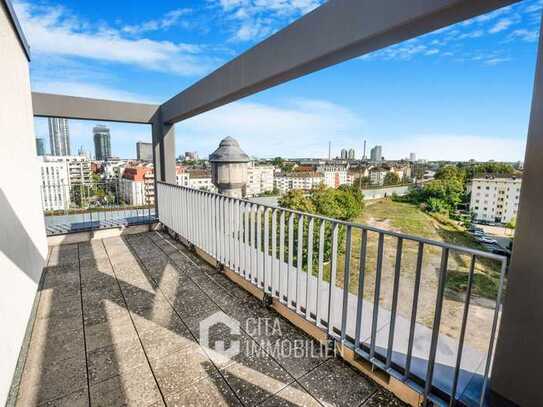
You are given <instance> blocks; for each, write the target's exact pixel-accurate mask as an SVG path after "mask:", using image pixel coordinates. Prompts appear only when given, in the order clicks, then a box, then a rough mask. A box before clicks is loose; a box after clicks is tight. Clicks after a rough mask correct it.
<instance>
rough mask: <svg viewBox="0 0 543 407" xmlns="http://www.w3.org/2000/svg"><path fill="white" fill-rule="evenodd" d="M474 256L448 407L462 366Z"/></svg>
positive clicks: (452, 403)
mask: <svg viewBox="0 0 543 407" xmlns="http://www.w3.org/2000/svg"><path fill="white" fill-rule="evenodd" d="M476 261H477V260H476V257H475V255H473V256H471V264H470V267H469V274H468V285H467V288H466V300H465V301H464V312H463V315H462V325H461V327H460V337H459V339H458V351H457V353H456V365H455V366H454V374H453V384H452V387H451V400H450V402H449V405H450V406H454V405H455V404H456V389H457V387H458V376H459V375H460V365H461V364H462V351H463V350H464V338H465V336H466V327H467V324H468V315H469V305H470V301H471V288H472V286H473V273H474V272H475V262H476Z"/></svg>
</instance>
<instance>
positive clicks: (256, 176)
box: [245, 163, 275, 196]
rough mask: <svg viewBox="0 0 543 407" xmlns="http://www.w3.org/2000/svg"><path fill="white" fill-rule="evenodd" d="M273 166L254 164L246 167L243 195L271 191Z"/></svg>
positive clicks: (255, 194) (254, 194)
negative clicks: (245, 185) (245, 184)
mask: <svg viewBox="0 0 543 407" xmlns="http://www.w3.org/2000/svg"><path fill="white" fill-rule="evenodd" d="M274 170H275V168H274V167H273V166H255V165H254V164H252V163H251V164H250V165H249V167H248V168H247V187H246V192H245V196H257V195H260V194H262V193H264V192H271V191H273V173H274Z"/></svg>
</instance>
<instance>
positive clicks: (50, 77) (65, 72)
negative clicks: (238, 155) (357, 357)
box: [16, 0, 541, 161]
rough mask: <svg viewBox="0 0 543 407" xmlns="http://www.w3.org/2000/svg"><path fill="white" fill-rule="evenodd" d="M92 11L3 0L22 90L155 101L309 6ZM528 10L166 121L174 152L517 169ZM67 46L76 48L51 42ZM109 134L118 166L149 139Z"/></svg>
mask: <svg viewBox="0 0 543 407" xmlns="http://www.w3.org/2000/svg"><path fill="white" fill-rule="evenodd" d="M99 3H100V2H98V5H97V7H89V6H88V5H80V4H79V3H77V4H76V3H75V2H73V1H63V2H58V1H57V2H55V1H53V2H51V3H50V6H49V7H43V6H40V5H37V4H33V3H28V2H17V3H16V8H17V10H18V13H19V15H20V17H21V24H22V26H23V29H24V30H25V32H26V33H27V35H28V36H29V38H30V42H31V43H32V44H33V64H32V66H31V69H32V81H33V82H32V86H33V88H34V89H35V90H39V91H47V92H53V93H69V94H73V95H81V96H88V97H98V98H106V99H122V100H132V101H134V100H135V101H140V102H162V101H164V100H166V99H167V98H169V97H170V96H172V95H173V93H174V91H173V90H172V87H171V86H170V84H171V83H172V81H175V83H176V84H177V85H176V89H177V88H184V87H188V86H190V85H191V84H192V83H194V82H195V81H196V80H198V79H199V78H201V77H202V76H203V75H205V74H207V73H209V72H210V71H212V70H213V69H214V68H216V67H218V66H220V65H221V64H222V63H223V62H225V61H226V60H229V59H231V58H232V57H234V56H235V55H238V54H239V53H240V52H243V51H244V50H246V49H247V48H249V47H250V46H252V45H254V44H255V43H257V42H258V41H259V40H261V39H262V38H263V37H265V36H267V35H269V34H271V33H273V32H274V31H276V30H277V29H279V28H281V27H283V26H285V25H287V24H288V23H289V22H291V21H292V20H293V19H295V18H297V17H299V16H300V15H302V14H304V13H306V12H308V11H309V10H310V9H311V8H313V7H315V6H317V5H318V4H319V3H320V2H319V1H307V2H301V3H298V2H290V1H286V2H283V3H281V6H278V8H277V9H276V8H273V7H271V6H269V5H268V6H266V4H264V3H262V4H260V5H259V6H256V5H253V7H252V8H250V10H251V11H252V14H248V17H247V18H245V19H243V20H241V19H240V20H237V19H236V18H235V16H237V15H241V14H242V11H247V9H248V6H243V4H245V3H241V2H239V3H231V4H230V3H228V4H229V6H228V5H227V3H225V2H219V1H210V2H209V4H207V7H202V6H201V4H200V3H198V2H187V3H186V8H185V9H178V8H176V7H178V6H177V5H176V4H175V3H174V2H168V1H165V2H161V4H160V5H157V7H156V8H153V10H150V13H151V14H150V15H143V14H142V12H141V10H140V8H138V7H137V6H134V5H133V4H126V3H123V2H119V3H115V4H113V5H111V4H108V6H107V7H99V5H100V4H99ZM249 3H251V2H249ZM249 3H247V4H249ZM302 3H303V5H301V4H302ZM251 4H253V3H251ZM279 8H280V9H281V10H279ZM75 9H77V10H78V11H77V13H76V12H75V11H74V10H75ZM99 9H100V10H101V9H104V10H107V11H106V12H105V13H104V12H103V11H100V12H98V10H99ZM540 10H541V2H540V1H535V0H530V1H523V2H520V3H518V4H515V5H513V6H509V7H506V8H504V9H500V10H497V11H495V12H493V13H490V14H487V15H484V16H481V17H478V18H475V19H472V20H468V21H465V22H462V23H459V24H456V25H455V26H452V27H448V28H446V29H443V30H439V31H437V32H434V33H430V34H428V35H425V36H423V37H420V38H417V39H414V40H411V41H407V42H404V43H401V44H398V45H395V46H392V47H388V48H386V49H385V50H382V51H379V52H377V53H373V54H370V55H367V56H364V57H361V58H355V59H354V60H351V61H348V62H345V63H343V64H340V65H338V66H335V67H333V68H329V69H326V70H324V71H321V72H317V73H315V74H312V75H309V76H307V77H304V78H300V79H298V80H295V81H293V82H290V83H287V84H284V85H282V86H279V87H278V88H274V89H271V90H268V91H266V92H264V93H262V94H259V95H255V96H252V97H249V98H247V99H244V100H242V101H239V102H236V103H233V104H231V105H228V106H224V107H222V108H219V109H217V110H214V111H211V112H208V113H206V114H203V115H202V116H201V117H196V118H193V119H190V120H187V121H186V122H183V123H180V124H178V125H177V126H176V127H177V129H178V130H177V151H176V155H177V154H179V153H181V152H183V151H185V150H187V149H190V150H196V151H198V153H199V154H200V156H207V155H208V154H209V153H210V152H211V147H210V146H213V145H216V143H217V142H218V141H219V140H220V139H222V138H224V137H226V136H233V137H236V138H237V139H239V140H240V143H241V144H243V145H244V146H245V148H246V150H247V151H250V153H251V154H252V155H257V156H265V155H269V156H274V155H283V156H295V155H299V154H298V153H297V152H298V151H305V152H307V153H306V155H308V156H319V157H326V156H327V141H328V140H330V139H332V142H333V146H338V147H339V146H344V145H345V146H347V145H349V146H352V147H353V148H355V149H356V150H357V151H361V150H362V143H361V141H360V140H361V139H363V138H364V139H367V140H368V145H370V146H371V145H377V144H382V145H387V149H386V151H387V158H401V157H402V156H405V154H408V152H409V150H411V149H413V150H416V151H417V153H418V156H419V157H421V158H428V159H444V160H466V159H469V158H476V159H478V160H481V161H483V160H489V159H495V160H506V161H518V160H523V158H524V145H525V135H526V132H527V125H526V123H527V121H528V114H529V103H530V102H529V101H530V97H531V86H532V81H533V72H534V65H535V46H536V40H537V35H536V31H537V29H538V27H539V20H538V19H537V18H536V17H537V15H538V14H537V13H538V12H539V11H540ZM127 11H128V12H127ZM224 17H228V19H227V20H226V21H227V22H226V21H225V20H224V19H222V18H224ZM258 21H261V22H262V21H266V23H264V22H262V23H261V24H262V25H264V26H265V27H264V26H261V27H258V25H257V24H256V23H257V22H258ZM80 27H83V28H80ZM104 33H106V34H104ZM74 42H75V43H78V44H80V46H79V47H77V49H72V48H63V47H62V46H57V44H64V43H68V44H72V43H74ZM106 44H109V45H108V46H107V47H106ZM146 44H147V45H146ZM151 49H152V50H153V52H154V53H152V55H150V54H149V51H150V50H151ZM126 50H129V52H128V55H125V53H124V51H126ZM143 76H145V79H146V80H145V81H142V80H139V79H140V78H142V77H143ZM66 78H68V79H69V80H67V81H66ZM466 95H469V97H466ZM82 126H88V127H90V126H89V124H82ZM40 127H43V126H41V125H37V128H38V134H37V136H38V137H40V136H41V134H40V133H39V131H40ZM121 129H122V132H124V133H125V134H126V137H129V138H130V141H124V140H120V139H119V140H115V139H116V137H113V138H112V143H114V144H113V145H112V148H113V149H114V151H116V152H117V154H118V155H119V156H121V157H123V156H125V157H127V156H129V155H132V151H133V147H132V146H133V145H134V143H135V142H136V141H137V140H138V139H142V134H148V135H149V136H148V138H144V139H146V140H150V132H149V131H148V129H145V128H144V127H138V128H130V127H126V128H124V127H120V128H119V130H120V131H119V132H117V131H115V133H116V134H119V136H118V137H121ZM113 130H114V129H113V128H112V131H113ZM261 139H265V140H266V141H267V143H266V145H265V146H264V145H263V143H262V142H261ZM77 144H83V143H75V142H74V145H77ZM115 144H116V145H115ZM468 147H469V148H468ZM87 149H88V147H87ZM340 149H341V147H339V148H338V149H336V148H334V152H335V153H334V154H332V155H333V156H335V155H338V153H339V150H340Z"/></svg>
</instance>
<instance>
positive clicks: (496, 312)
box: [479, 259, 507, 406]
mask: <svg viewBox="0 0 543 407" xmlns="http://www.w3.org/2000/svg"><path fill="white" fill-rule="evenodd" d="M506 272H507V261H506V260H505V259H503V260H502V267H501V272H500V284H499V286H498V293H497V295H496V308H495V309H494V318H493V320H492V329H491V331H490V343H489V344H488V354H487V357H486V363H485V373H484V375H483V378H484V379H483V388H482V389H481V399H480V400H479V405H480V406H482V405H483V404H484V400H485V396H486V387H487V386H488V375H489V372H490V364H491V362H492V356H493V353H494V343H495V340H496V332H497V330H498V317H499V312H500V308H501V303H502V294H503V284H504V280H505V273H506Z"/></svg>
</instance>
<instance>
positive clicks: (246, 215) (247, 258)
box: [243, 203, 251, 280]
mask: <svg viewBox="0 0 543 407" xmlns="http://www.w3.org/2000/svg"><path fill="white" fill-rule="evenodd" d="M243 219H244V222H245V230H244V231H243V234H244V236H245V240H244V244H243V266H244V275H245V278H246V279H247V280H250V279H251V272H250V270H251V252H250V250H251V245H250V241H251V229H250V223H251V222H250V220H251V205H250V204H249V203H245V206H244V212H243Z"/></svg>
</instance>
